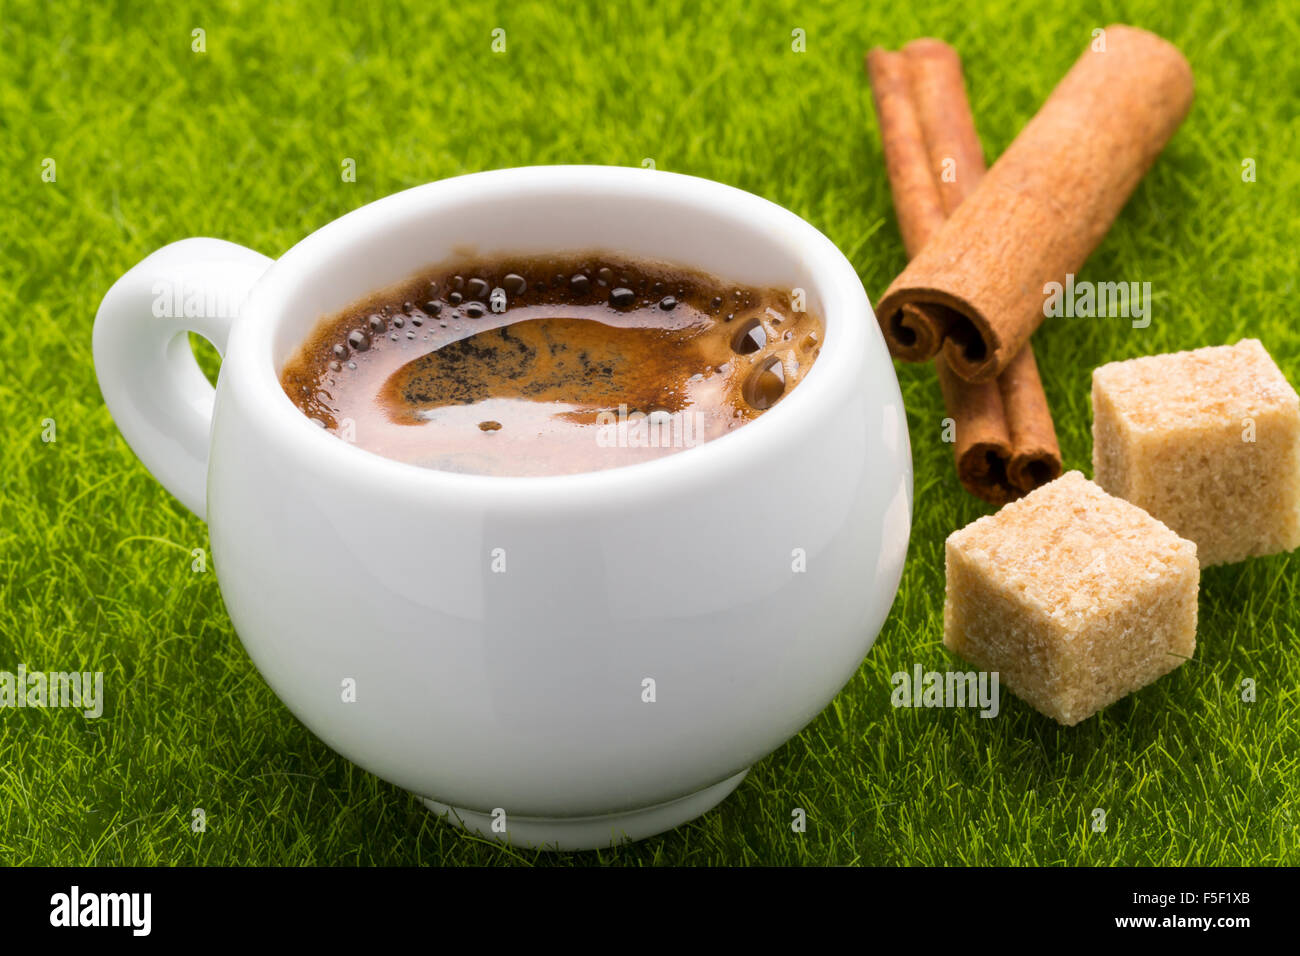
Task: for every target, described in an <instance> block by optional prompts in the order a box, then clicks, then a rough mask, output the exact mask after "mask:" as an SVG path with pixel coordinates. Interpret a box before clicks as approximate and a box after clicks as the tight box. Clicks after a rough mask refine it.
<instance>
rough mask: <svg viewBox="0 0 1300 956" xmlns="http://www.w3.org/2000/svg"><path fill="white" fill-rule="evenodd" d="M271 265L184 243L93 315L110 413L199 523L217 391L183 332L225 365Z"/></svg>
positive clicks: (220, 245) (230, 248)
mask: <svg viewBox="0 0 1300 956" xmlns="http://www.w3.org/2000/svg"><path fill="white" fill-rule="evenodd" d="M271 262H272V260H270V259H268V258H267V257H266V256H264V255H261V254H260V253H257V252H253V251H252V250H251V249H245V248H244V247H243V246H238V245H235V244H234V243H233V242H225V241H223V240H221V239H183V240H181V241H180V242H174V243H172V244H171V245H169V246H164V247H163V248H161V249H159V250H158V251H157V252H155V253H153V255H151V256H149V257H147V258H146V259H144V260H143V261H141V262H140V263H139V264H137V265H136V266H135V267H134V268H132V269H131V270H130V271H129V272H127V273H126V274H125V275H124V276H122V278H120V279H118V280H117V282H115V283H114V284H113V287H112V288H111V289H109V290H108V293H107V294H106V295H105V296H104V301H103V302H101V303H100V305H99V312H98V314H96V316H95V332H94V353H95V375H96V377H97V378H98V379H99V390H100V392H102V393H103V396H104V404H106V405H107V406H108V411H109V414H111V415H112V416H113V421H114V422H116V423H117V427H118V429H119V430H120V431H121V432H122V437H124V438H125V439H126V442H127V444H128V445H130V446H131V450H132V451H134V452H135V453H136V455H137V456H138V457H139V459H140V461H142V462H143V463H144V466H145V467H146V468H148V469H149V471H150V472H151V473H152V474H153V476H154V477H155V478H157V479H158V481H159V482H160V483H161V484H162V486H163V487H164V488H166V489H167V490H168V491H169V492H171V493H172V494H173V495H175V496H176V497H177V498H178V499H179V500H180V502H181V504H183V505H185V507H187V508H189V509H190V511H192V512H194V513H195V514H196V515H198V516H199V517H200V518H204V519H206V518H207V474H208V441H209V433H210V431H211V427H212V405H213V400H214V398H215V396H216V393H215V391H214V390H213V388H212V386H211V385H210V384H209V383H208V380H207V378H206V377H205V376H204V374H203V371H202V369H200V368H199V363H198V362H197V361H196V360H195V358H194V350H193V349H191V348H190V342H189V334H188V333H190V332H197V333H198V334H199V335H202V336H203V337H204V338H205V339H207V340H208V341H209V342H211V343H212V344H213V346H214V347H215V348H216V350H217V353H218V354H219V355H221V356H222V357H223V358H224V356H225V354H226V339H227V337H228V336H229V334H230V326H231V323H232V322H233V321H234V318H235V316H236V315H238V314H239V310H240V308H241V307H242V305H243V303H244V300H245V299H246V298H247V296H248V293H249V290H251V289H252V287H253V284H254V283H255V282H256V281H257V280H258V278H259V277H260V276H261V275H262V273H264V272H265V271H266V269H267V267H268V266H270V265H271Z"/></svg>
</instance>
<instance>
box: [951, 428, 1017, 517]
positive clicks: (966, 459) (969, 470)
mask: <svg viewBox="0 0 1300 956" xmlns="http://www.w3.org/2000/svg"><path fill="white" fill-rule="evenodd" d="M1010 452H1011V449H1010V448H1008V447H1007V446H1006V445H1003V444H1001V443H999V442H976V443H974V444H971V445H969V446H967V447H966V448H965V449H963V450H961V451H959V453H958V455H957V479H958V480H959V481H960V482H961V484H962V487H963V488H965V489H966V490H967V491H969V492H970V493H971V494H973V495H974V496H975V497H976V498H982V499H983V500H985V501H987V502H989V503H990V504H994V505H1005V504H1006V503H1007V502H1009V501H1015V500H1016V499H1017V498H1019V497H1020V496H1021V495H1023V494H1024V492H1023V491H1021V490H1020V489H1019V488H1017V487H1016V486H1015V485H1013V484H1012V482H1011V479H1010V476H1009V474H1008V469H1009V466H1010Z"/></svg>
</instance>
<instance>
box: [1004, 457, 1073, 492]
mask: <svg viewBox="0 0 1300 956" xmlns="http://www.w3.org/2000/svg"><path fill="white" fill-rule="evenodd" d="M1060 477H1061V453H1060V451H1055V452H1053V451H1050V450H1048V449H1036V450H1033V451H1022V452H1018V453H1016V454H1015V455H1012V456H1011V461H1010V462H1008V463H1007V481H1008V482H1009V483H1010V484H1011V485H1012V486H1013V487H1015V488H1016V489H1018V493H1017V495H1016V497H1019V496H1020V495H1022V494H1028V493H1029V492H1031V491H1033V490H1034V489H1035V488H1038V487H1041V486H1042V485H1045V484H1047V483H1048V482H1049V481H1055V480H1056V479H1057V478H1060Z"/></svg>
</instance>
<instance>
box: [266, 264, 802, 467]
mask: <svg viewBox="0 0 1300 956" xmlns="http://www.w3.org/2000/svg"><path fill="white" fill-rule="evenodd" d="M822 338H823V326H822V323H821V321H820V320H819V319H817V318H816V317H814V316H812V315H810V314H809V313H807V312H802V311H795V310H794V308H793V307H792V301H791V295H790V292H789V290H779V289H753V288H748V287H737V286H735V285H730V284H726V283H723V282H721V281H720V280H717V279H714V278H712V277H710V276H706V275H704V274H702V273H698V272H693V271H690V270H685V269H680V268H675V267H672V266H667V265H663V264H659V263H654V262H648V261H643V260H631V259H626V258H619V257H615V256H610V255H589V256H569V257H563V258H558V257H557V258H552V257H532V258H525V257H513V258H493V259H483V260H466V261H463V262H459V263H455V264H452V265H450V266H447V267H443V268H437V269H431V270H429V271H427V272H425V273H422V274H421V275H419V276H417V277H415V278H413V279H411V280H410V281H408V282H406V283H403V284H402V285H400V286H398V287H396V288H394V289H390V290H388V291H386V292H383V293H379V294H377V295H374V296H371V297H369V298H367V299H366V300H364V301H362V302H359V303H357V304H355V305H354V306H352V307H350V308H348V309H345V310H344V311H343V312H341V313H339V314H337V315H335V316H329V317H326V318H324V319H323V320H322V321H321V322H320V324H319V325H318V326H317V328H316V330H315V331H314V332H313V334H312V336H311V338H310V339H309V340H308V341H307V342H306V343H305V344H304V345H303V346H302V347H301V348H300V349H299V350H298V352H297V353H296V354H295V355H294V356H293V358H291V359H290V361H289V362H288V364H287V365H286V367H285V369H284V371H283V373H282V375H281V384H282V385H283V387H284V390H285V393H286V394H287V395H288V396H289V398H290V399H292V400H293V402H294V403H295V404H296V405H297V406H298V407H299V408H300V409H301V410H302V411H303V413H304V414H305V415H307V416H308V417H310V418H312V419H313V420H315V421H316V422H317V423H318V424H320V425H321V426H322V427H324V428H326V429H328V430H330V431H332V432H334V433H335V434H337V435H338V436H339V437H340V438H343V439H344V440H346V441H353V442H355V443H356V444H358V445H360V446H361V447H363V448H366V449H368V450H370V451H373V452H376V453H377V454H381V455H384V456H386V457H389V458H395V459H398V460H400V461H406V462H411V463H413V464H418V465H423V466H426V467H430V468H438V469H441V470H445V471H459V472H469V473H476V474H496V475H547V474H570V473H574V472H582V471H596V470H601V469H604V468H613V467H617V466H620V465H628V464H633V463H635V462H638V461H645V460H648V459H650V458H656V457H660V456H662V455H666V454H671V453H672V452H675V451H681V450H683V449H685V448H690V447H693V446H694V445H698V444H701V443H702V442H705V441H708V440H710V439H713V438H717V437H719V436H721V435H724V434H726V433H727V432H729V431H731V430H732V429H735V428H738V427H740V426H742V425H744V424H745V423H747V422H749V421H752V420H753V419H754V418H756V417H757V416H759V415H760V414H762V412H763V411H765V410H766V409H768V408H770V407H772V405H774V404H776V402H778V401H779V400H780V399H781V398H782V397H783V396H784V395H786V394H788V393H789V392H790V390H791V389H793V388H794V387H795V386H796V385H797V384H798V383H799V381H800V380H801V379H802V378H803V376H804V375H805V374H807V371H808V368H809V367H810V366H811V365H812V363H813V361H814V360H815V359H816V357H817V354H818V352H819V351H820V348H821V342H822Z"/></svg>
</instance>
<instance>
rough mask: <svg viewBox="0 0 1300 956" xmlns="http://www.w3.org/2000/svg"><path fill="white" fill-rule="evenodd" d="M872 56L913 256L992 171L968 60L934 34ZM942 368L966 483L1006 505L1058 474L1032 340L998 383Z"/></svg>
mask: <svg viewBox="0 0 1300 956" xmlns="http://www.w3.org/2000/svg"><path fill="white" fill-rule="evenodd" d="M866 65H867V73H868V75H869V76H870V78H871V89H872V96H873V99H874V102H875V106H876V114H877V116H878V117H879V120H880V129H881V140H882V143H883V146H884V154H885V165H886V169H887V171H888V174H889V180H890V187H891V191H892V193H893V198H894V207H895V210H896V211H897V215H898V221H899V228H900V231H901V232H902V234H903V241H904V245H905V246H906V248H907V251H908V254H909V255H910V256H915V255H917V254H918V253H919V252H920V251H921V249H922V247H924V245H925V244H926V243H927V242H928V241H929V240H930V239H931V238H932V237H933V236H934V235H935V234H936V233H938V232H939V230H940V229H941V227H942V225H943V223H944V221H945V217H946V215H947V214H949V213H951V212H952V211H954V210H955V209H956V208H957V207H958V206H959V205H960V204H961V203H962V201H963V200H964V199H965V198H966V197H967V196H968V195H970V193H972V192H973V191H974V190H975V188H976V186H977V185H978V183H979V182H980V180H981V179H982V178H983V175H984V155H983V151H982V149H981V147H980V143H979V137H978V135H977V134H976V132H975V123H974V119H973V117H972V116H971V112H970V105H969V103H968V102H967V99H966V87H965V82H964V80H963V77H962V70H961V60H960V58H959V57H958V55H957V53H956V51H955V50H953V49H952V47H950V46H948V45H947V44H946V43H943V42H942V41H939V40H933V39H928V38H927V39H922V40H915V41H913V42H912V43H909V44H907V46H905V47H904V48H903V51H902V52H901V53H891V52H888V51H885V50H880V49H875V50H872V51H871V52H870V53H869V54H868V55H867V64H866ZM905 321H907V322H909V323H910V322H915V325H912V326H911V327H912V328H913V329H915V330H916V331H917V332H918V338H919V337H920V336H921V335H924V334H926V330H927V329H929V328H932V327H931V326H930V325H929V324H928V322H927V317H926V316H924V315H923V314H921V313H919V312H918V314H917V315H916V316H906V317H905ZM935 371H936V372H937V374H938V376H939V385H940V388H941V390H942V392H943V397H944V404H945V406H946V407H947V409H948V414H949V416H950V417H951V418H952V419H953V421H954V422H955V424H956V436H955V437H956V444H955V446H954V454H955V457H956V462H957V475H958V478H959V480H960V481H961V483H962V485H963V486H964V487H965V488H966V489H967V490H969V491H970V492H972V493H973V494H975V495H977V496H978V497H980V498H983V499H984V500H986V501H990V502H993V503H995V504H1003V503H1005V502H1007V501H1010V500H1012V499H1014V498H1018V497H1020V496H1021V495H1023V494H1024V493H1026V492H1028V491H1032V490H1033V489H1034V488H1036V487H1038V486H1039V485H1040V484H1044V483H1046V482H1047V481H1051V480H1052V479H1053V478H1055V477H1057V476H1058V475H1059V474H1060V472H1061V453H1060V447H1059V446H1058V444H1057V441H1056V430H1055V428H1054V427H1053V425H1052V416H1051V412H1050V410H1049V409H1048V407H1047V397H1046V395H1045V394H1044V392H1043V386H1042V382H1041V380H1040V379H1039V376H1038V366H1037V363H1036V362H1035V360H1034V354H1033V351H1032V349H1031V348H1030V347H1029V346H1028V344H1026V346H1025V348H1024V349H1022V350H1021V353H1020V354H1019V355H1017V356H1016V359H1015V361H1014V362H1013V363H1012V364H1011V365H1010V366H1008V368H1007V369H1006V371H1005V372H1004V373H1003V375H1002V376H1001V377H1000V378H999V380H998V381H996V382H987V383H982V384H972V383H970V382H966V381H964V380H963V379H961V378H960V377H959V376H957V375H955V374H954V373H953V372H952V370H951V368H950V367H949V366H948V363H947V362H946V361H945V360H944V358H943V356H942V355H938V356H936V358H935Z"/></svg>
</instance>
